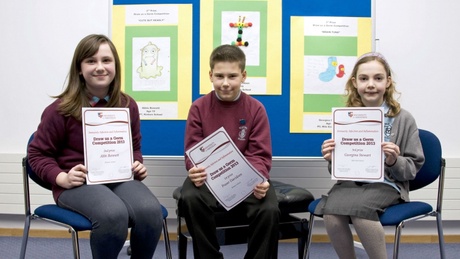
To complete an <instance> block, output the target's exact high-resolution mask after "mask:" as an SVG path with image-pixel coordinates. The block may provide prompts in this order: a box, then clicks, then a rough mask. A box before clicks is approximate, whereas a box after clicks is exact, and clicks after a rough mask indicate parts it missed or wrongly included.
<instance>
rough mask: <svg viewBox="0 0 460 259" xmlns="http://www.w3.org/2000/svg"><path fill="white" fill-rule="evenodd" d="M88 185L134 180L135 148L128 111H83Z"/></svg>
mask: <svg viewBox="0 0 460 259" xmlns="http://www.w3.org/2000/svg"><path fill="white" fill-rule="evenodd" d="M82 122H83V123H82V124H83V143H84V151H85V165H86V169H87V170H88V174H87V175H86V183H87V184H101V183H113V182H122V181H129V180H132V179H133V174H132V170H131V166H132V163H133V145H132V140H131V123H130V117H129V109H128V108H83V110H82Z"/></svg>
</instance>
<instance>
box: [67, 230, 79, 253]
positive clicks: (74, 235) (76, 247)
mask: <svg viewBox="0 0 460 259" xmlns="http://www.w3.org/2000/svg"><path fill="white" fill-rule="evenodd" d="M69 232H70V233H71V235H72V247H73V257H74V258H75V259H80V245H79V243H78V232H77V231H75V229H73V228H69Z"/></svg>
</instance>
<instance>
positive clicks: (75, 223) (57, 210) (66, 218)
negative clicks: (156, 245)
mask: <svg viewBox="0 0 460 259" xmlns="http://www.w3.org/2000/svg"><path fill="white" fill-rule="evenodd" d="M33 137H34V134H32V135H31V136H30V138H29V141H28V143H27V145H29V143H30V142H31V141H32V139H33ZM22 169H23V170H22V172H23V173H22V176H23V184H24V206H25V216H26V219H25V222H24V232H23V235H22V244H21V254H20V257H19V258H21V259H24V258H25V255H26V249H27V241H28V239H29V229H30V223H31V221H32V220H34V219H40V220H43V221H46V222H49V223H52V224H55V225H58V226H62V227H65V228H67V229H68V230H69V232H70V233H71V236H72V247H73V255H74V258H76V259H78V258H80V249H79V243H78V232H79V231H86V230H91V229H92V224H91V221H89V219H87V218H86V217H84V216H83V215H81V214H79V213H76V212H74V211H71V210H67V209H63V208H61V207H59V206H57V205H56V204H45V205H40V206H38V207H37V208H36V209H35V210H34V211H33V213H32V209H31V206H30V191H29V178H30V179H32V180H33V181H34V182H35V183H37V184H38V185H40V186H41V187H43V188H45V189H48V190H51V184H49V183H47V182H44V181H43V180H42V179H40V178H39V177H38V176H37V175H36V174H35V172H34V171H33V170H32V168H31V167H30V165H29V162H28V160H27V156H26V157H24V158H23V159H22ZM161 208H162V212H163V235H164V240H165V248H166V257H167V258H168V259H171V258H172V254H171V245H170V241H169V235H168V227H167V222H166V218H167V217H168V211H167V210H166V208H165V207H163V205H162V206H161Z"/></svg>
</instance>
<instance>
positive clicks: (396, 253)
mask: <svg viewBox="0 0 460 259" xmlns="http://www.w3.org/2000/svg"><path fill="white" fill-rule="evenodd" d="M403 227H404V221H402V222H401V223H399V225H397V226H396V230H395V242H394V244H393V259H397V258H398V256H399V242H400V239H401V231H402V229H403Z"/></svg>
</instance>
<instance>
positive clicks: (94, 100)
mask: <svg viewBox="0 0 460 259" xmlns="http://www.w3.org/2000/svg"><path fill="white" fill-rule="evenodd" d="M109 99H110V96H108V95H106V96H105V97H104V98H103V100H105V101H106V102H109ZM100 100H101V98H99V97H97V96H93V97H91V99H90V100H89V104H90V105H91V106H92V107H94V106H96V104H97V103H98V102H99V101H100Z"/></svg>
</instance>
